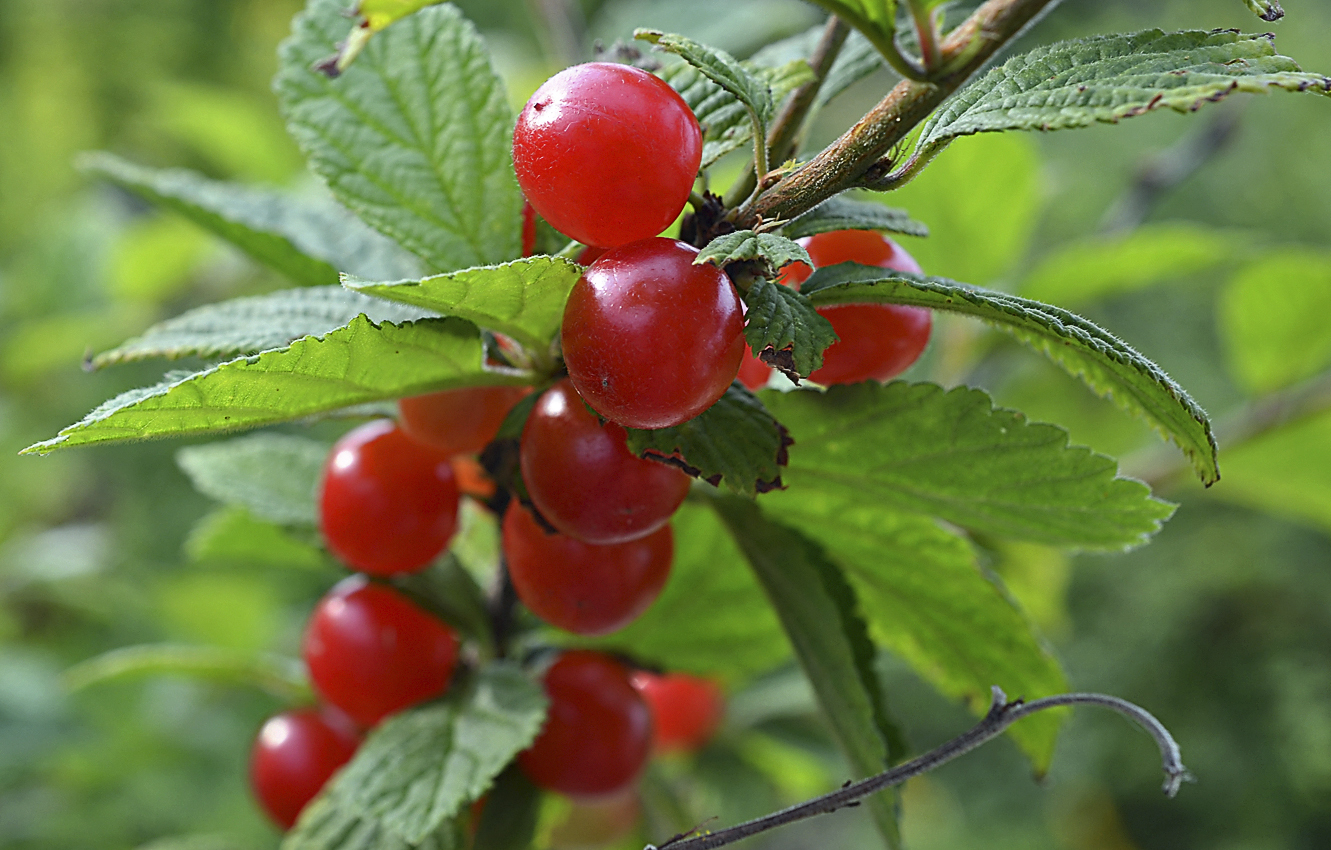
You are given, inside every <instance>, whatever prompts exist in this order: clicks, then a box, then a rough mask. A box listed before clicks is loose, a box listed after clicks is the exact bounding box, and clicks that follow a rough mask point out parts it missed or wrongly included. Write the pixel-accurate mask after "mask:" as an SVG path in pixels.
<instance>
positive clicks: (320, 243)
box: [78, 153, 419, 286]
mask: <svg viewBox="0 0 1331 850" xmlns="http://www.w3.org/2000/svg"><path fill="white" fill-rule="evenodd" d="M78 165H79V168H80V169H81V170H82V171H83V172H84V173H86V174H91V175H95V176H98V177H102V178H104V179H106V180H109V181H111V182H112V183H115V184H116V185H117V186H121V187H123V188H125V189H128V190H130V191H132V192H134V193H135V194H138V195H139V196H141V197H143V198H144V199H145V200H148V201H150V202H152V203H154V204H157V205H158V206H162V207H166V208H167V209H171V210H174V211H176V212H178V213H180V214H181V215H183V216H185V217H186V218H188V219H189V220H190V221H193V222H194V223H195V224H197V225H199V226H200V227H202V228H204V229H205V230H208V231H210V232H212V233H214V234H216V235H217V236H220V237H221V238H222V239H225V240H226V241H228V242H230V243H231V244H233V245H235V246H236V247H237V248H240V249H241V250H242V251H244V252H245V253H247V254H249V255H250V256H251V257H253V258H254V259H256V260H258V261H259V262H261V263H263V264H264V265H267V266H269V267H271V268H273V269H274V270H276V271H278V272H281V273H282V274H284V275H286V276H287V277H289V278H291V279H292V280H294V281H296V282H297V283H302V284H306V285H310V286H313V285H318V284H332V283H335V282H336V281H337V272H338V270H339V269H342V270H348V271H354V272H356V273H358V274H364V275H385V276H390V277H391V276H410V275H412V274H413V273H414V270H415V269H416V268H417V267H418V266H419V263H418V262H417V261H416V259H415V258H414V257H412V256H411V255H410V254H408V253H407V252H405V251H403V250H402V249H401V248H399V247H398V246H397V245H396V244H394V243H393V242H392V241H391V240H389V239H386V238H384V237H383V236H381V235H379V234H378V233H375V232H374V231H373V230H370V229H369V228H368V227H366V226H365V225H364V224H362V223H361V222H360V220H358V219H357V218H355V217H354V216H352V215H350V214H349V213H348V212H347V211H346V210H345V209H343V208H341V207H339V206H337V205H335V204H333V203H332V202H331V200H330V201H328V202H326V203H322V204H321V203H317V202H315V201H313V200H309V199H304V198H299V197H296V196H294V195H291V194H288V193H285V192H278V191H274V190H271V189H257V188H253V187H249V186H241V185H237V184H235V183H225V182H220V181H217V180H209V179H208V178H206V177H204V176H203V175H201V174H198V173H197V172H193V171H187V170H185V169H156V168H145V167H143V166H141V165H135V164H134V163H131V162H127V161H126V160H123V159H120V158H119V157H117V156H114V155H112V154H109V153H91V154H84V155H83V156H81V157H80V158H79V160H78Z"/></svg>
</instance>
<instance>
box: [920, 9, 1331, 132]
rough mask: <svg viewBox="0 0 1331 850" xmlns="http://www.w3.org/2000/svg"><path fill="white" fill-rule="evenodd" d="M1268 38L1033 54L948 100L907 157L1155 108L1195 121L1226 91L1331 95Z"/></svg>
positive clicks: (1157, 34)
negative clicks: (970, 140) (988, 136)
mask: <svg viewBox="0 0 1331 850" xmlns="http://www.w3.org/2000/svg"><path fill="white" fill-rule="evenodd" d="M1274 42H1275V39H1274V36H1272V35H1271V34H1269V33H1268V34H1265V35H1243V34H1240V33H1239V32H1237V31H1235V30H1214V31H1210V32H1175V33H1166V32H1164V31H1162V30H1158V29H1155V30H1145V31H1143V32H1137V33H1123V34H1118V35H1104V36H1094V37H1091V38H1085V39H1076V40H1073V41H1063V42H1058V43H1057V44H1050V45H1046V46H1043V47H1037V48H1036V49H1034V50H1032V51H1030V52H1029V53H1023V54H1020V55H1018V56H1014V57H1013V58H1011V59H1009V60H1008V61H1007V62H1006V63H1005V64H1003V65H1002V66H1000V67H998V68H995V69H994V70H992V71H990V72H989V73H988V74H986V75H985V76H984V77H982V78H981V79H980V80H979V81H977V82H975V83H972V84H971V85H969V86H967V87H966V88H964V89H962V90H961V91H960V92H958V93H957V94H955V95H953V96H952V98H951V99H949V100H948V101H947V102H946V103H945V104H943V106H942V108H940V109H939V110H938V111H937V112H935V113H934V114H933V116H932V117H930V119H929V120H928V121H927V122H926V123H925V125H924V128H923V130H922V131H921V134H920V140H919V143H918V146H917V147H916V152H915V155H916V156H918V157H924V158H928V157H931V156H933V155H934V154H936V153H937V152H938V151H939V150H941V149H942V148H943V147H945V146H946V145H947V144H948V142H950V141H951V140H952V139H955V138H957V137H958V136H965V135H970V134H972V133H992V132H999V131H1003V130H1046V131H1047V130H1063V129H1068V128H1073V127H1086V126H1090V125H1091V124H1094V123H1096V122H1108V123H1118V122H1119V121H1121V120H1123V119H1124V118H1132V117H1134V116H1137V115H1143V114H1145V113H1147V112H1151V111H1154V110H1157V109H1165V108H1168V109H1173V110H1175V111H1177V112H1195V111H1196V110H1198V109H1200V108H1201V107H1202V106H1203V105H1205V104H1206V103H1211V102H1215V101H1218V100H1221V99H1223V98H1225V97H1227V96H1228V95H1230V94H1233V93H1234V92H1252V93H1265V92H1268V91H1272V90H1279V89H1283V90H1285V91H1315V92H1319V93H1321V94H1328V93H1331V78H1328V77H1324V76H1322V75H1320V74H1306V73H1303V72H1302V70H1301V69H1300V68H1299V66H1298V64H1297V63H1295V62H1294V60H1292V59H1290V58H1288V57H1286V56H1281V55H1279V54H1277V53H1276V51H1275V43H1274Z"/></svg>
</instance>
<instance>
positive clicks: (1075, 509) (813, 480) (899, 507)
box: [763, 381, 1173, 549]
mask: <svg viewBox="0 0 1331 850" xmlns="http://www.w3.org/2000/svg"><path fill="white" fill-rule="evenodd" d="M763 400H764V401H766V402H767V403H768V404H770V405H771V407H772V409H773V411H774V412H775V413H776V414H777V415H778V416H779V417H780V418H781V421H782V422H785V423H786V424H787V426H788V427H789V428H790V429H791V433H792V434H793V435H795V440H796V443H795V446H794V447H793V448H792V451H791V453H790V466H789V467H788V468H787V474H786V475H785V476H784V477H785V480H786V483H787V484H789V485H790V486H791V491H792V492H793V493H798V494H803V495H806V496H807V497H808V498H811V499H812V498H816V497H820V498H827V499H834V500H844V501H854V500H860V501H863V502H866V503H871V504H874V505H877V506H880V507H881V508H883V509H886V510H894V511H904V512H907V513H914V514H922V515H926V516H936V517H941V518H942V519H945V520H947V521H948V522H951V523H954V524H956V525H960V526H962V527H965V528H970V529H975V530H979V531H985V532H989V533H992V534H995V535H998V536H1000V537H1011V538H1016V539H1020V540H1032V541H1037V542H1041V543H1049V544H1052V545H1057V546H1076V547H1082V548H1087V549H1120V548H1126V547H1130V546H1136V545H1140V544H1141V543H1144V542H1145V541H1146V539H1147V538H1148V537H1150V536H1151V535H1152V534H1154V533H1155V532H1156V531H1157V530H1158V529H1159V527H1160V523H1161V522H1162V521H1163V520H1165V519H1167V518H1168V517H1169V515H1170V514H1171V513H1173V506H1171V505H1169V504H1167V503H1165V502H1161V501H1158V500H1156V499H1153V498H1151V495H1150V491H1149V490H1148V489H1147V488H1146V486H1145V485H1143V484H1141V483H1140V482H1138V481H1132V480H1129V479H1126V478H1116V477H1115V473H1116V472H1117V468H1116V466H1115V463H1114V460H1113V459H1112V458H1108V457H1105V456H1103V455H1097V454H1093V453H1092V452H1091V451H1090V450H1089V449H1085V448H1081V447H1069V446H1068V444H1067V433H1066V432H1065V431H1063V430H1062V429H1061V428H1057V427H1055V426H1053V425H1042V424H1033V423H1030V422H1027V421H1026V419H1025V418H1024V417H1023V416H1022V415H1021V414H1020V413H1017V412H1015V411H1011V410H1002V409H994V407H993V406H992V404H991V402H990V400H989V397H988V396H987V395H985V394H984V393H983V392H981V391H980V390H974V389H968V388H966V387H958V388H956V389H953V390H948V391H944V390H943V389H942V388H941V387H939V386H936V385H934V384H910V383H906V382H904V381H897V382H894V383H891V384H888V385H887V386H880V385H878V384H873V383H863V384H853V385H849V386H839V387H832V388H831V389H829V390H828V391H827V392H825V393H821V392H812V391H803V392H791V393H784V394H783V393H777V392H765V393H763Z"/></svg>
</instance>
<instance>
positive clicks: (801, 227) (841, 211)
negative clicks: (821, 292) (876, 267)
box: [781, 195, 929, 265]
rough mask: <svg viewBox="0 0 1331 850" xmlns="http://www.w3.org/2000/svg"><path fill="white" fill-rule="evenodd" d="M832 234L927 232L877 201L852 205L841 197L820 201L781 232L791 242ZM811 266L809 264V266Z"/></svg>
mask: <svg viewBox="0 0 1331 850" xmlns="http://www.w3.org/2000/svg"><path fill="white" fill-rule="evenodd" d="M833 230H884V231H887V232H888V233H904V234H906V235H908V236H928V235H929V228H928V227H927V226H925V224H924V223H923V222H919V221H916V220H915V219H913V218H911V217H910V213H908V212H906V211H905V210H899V209H894V208H893V207H885V206H883V205H882V204H880V203H878V202H877V201H856V200H852V199H850V198H847V197H845V196H842V195H838V196H837V197H835V198H831V199H829V200H826V201H823V202H822V203H821V204H819V205H818V206H816V207H814V208H813V209H811V210H809V211H808V212H806V213H805V214H804V215H802V216H800V217H799V218H797V219H795V220H794V221H792V222H791V223H790V224H787V225H786V226H785V227H783V228H781V232H782V233H784V234H785V235H786V236H788V237H790V238H791V239H797V238H799V237H801V236H814V235H816V234H819V233H828V232H830V231H833ZM811 265H812V264H811Z"/></svg>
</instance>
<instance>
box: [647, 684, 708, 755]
mask: <svg viewBox="0 0 1331 850" xmlns="http://www.w3.org/2000/svg"><path fill="white" fill-rule="evenodd" d="M631 681H632V683H633V687H634V688H636V689H637V691H638V693H640V694H642V698H643V699H644V700H646V701H647V707H648V708H650V709H651V710H652V725H653V728H654V729H655V730H656V732H655V735H654V737H653V741H652V744H653V748H654V749H655V750H656V751H657V752H660V753H671V752H693V751H695V750H699V749H702V747H703V745H705V744H706V743H707V742H708V741H710V740H711V739H712V735H714V734H716V730H717V728H718V727H720V725H721V718H722V717H723V716H724V715H725V711H726V702H725V697H723V696H722V695H721V688H720V686H718V685H717V684H716V683H715V682H713V681H712V680H710V679H704V678H701V677H699V676H690V675H689V674H688V673H667V674H665V675H657V674H655V673H649V672H647V671H646V670H638V671H636V672H634V674H633V677H632V679H631Z"/></svg>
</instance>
